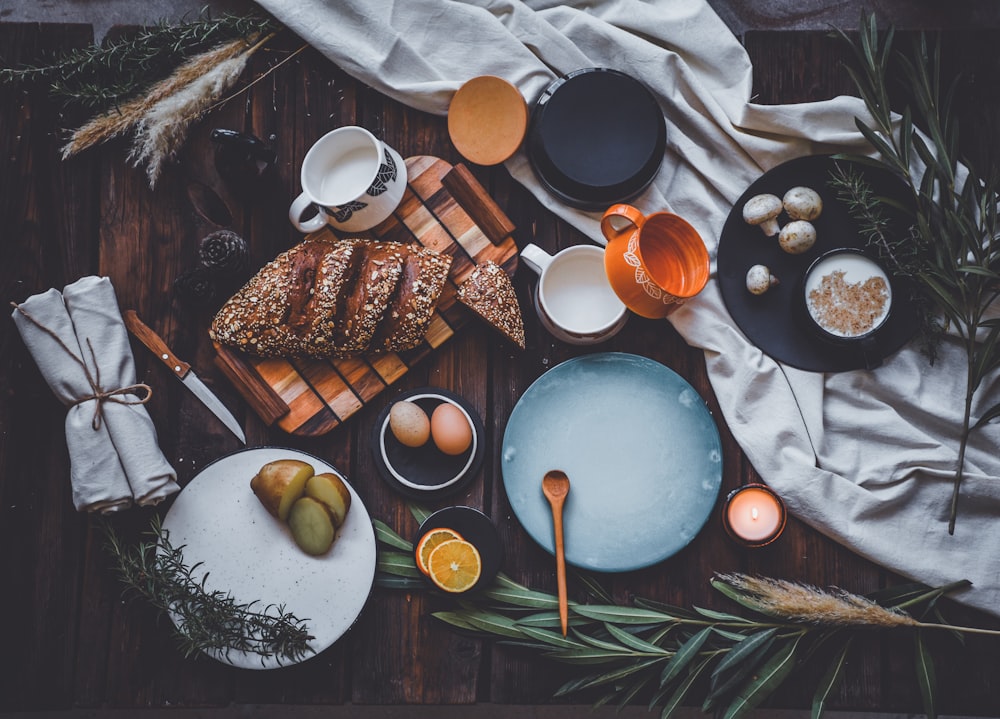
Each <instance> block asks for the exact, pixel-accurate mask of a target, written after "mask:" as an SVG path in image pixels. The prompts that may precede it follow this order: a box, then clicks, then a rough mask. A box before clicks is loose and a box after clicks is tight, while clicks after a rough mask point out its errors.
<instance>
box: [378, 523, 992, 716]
mask: <svg viewBox="0 0 1000 719" xmlns="http://www.w3.org/2000/svg"><path fill="white" fill-rule="evenodd" d="M411 511H412V512H413V513H414V515H415V516H416V517H417V519H418V521H421V520H422V519H423V518H425V517H426V512H425V511H424V510H423V509H421V508H419V507H413V506H411ZM374 525H375V536H376V540H377V541H378V545H379V551H378V562H377V572H376V580H375V581H376V585H377V586H380V587H383V588H393V589H405V590H414V589H418V588H427V584H426V582H424V581H423V580H422V579H421V578H420V577H421V574H420V571H419V570H418V569H417V567H416V563H415V561H414V557H413V545H412V544H411V543H410V542H407V541H406V540H405V539H403V538H402V537H400V536H399V535H398V534H397V533H396V532H394V531H393V530H392V529H391V528H390V527H389V526H388V525H386V524H385V523H384V522H381V521H379V520H375V521H374ZM575 580H576V581H577V582H578V583H579V585H580V587H581V588H582V591H583V592H584V593H585V594H586V595H587V597H588V598H589V599H590V600H593V602H594V603H583V602H574V601H571V602H570V603H569V628H570V631H569V634H568V635H567V636H565V637H564V636H563V635H562V631H561V629H560V619H559V613H558V604H559V600H558V598H557V597H556V596H555V595H552V594H549V593H547V592H542V591H538V590H535V589H531V588H529V587H526V586H524V585H522V584H519V583H518V582H516V581H514V580H513V579H511V578H510V577H509V576H507V575H505V574H503V573H500V574H499V575H497V578H496V579H495V580H494V582H493V583H492V584H491V585H490V586H488V587H486V588H485V589H483V590H481V591H478V592H476V593H473V594H469V595H462V597H461V600H460V604H459V607H458V608H457V609H454V610H448V611H439V612H435V613H434V614H433V616H434V617H435V618H437V619H438V620H440V621H442V622H445V623H447V624H449V625H451V626H452V627H454V628H456V629H458V630H461V631H465V632H470V633H473V634H475V635H477V636H480V637H482V638H486V639H496V640H498V642H499V643H502V644H504V645H507V646H512V647H519V648H522V649H525V650H528V651H533V652H537V653H538V654H539V655H541V656H543V657H545V658H547V659H550V660H552V661H556V662H561V663H564V664H571V665H575V666H579V667H580V668H581V675H580V676H578V677H576V678H574V679H571V680H570V681H568V682H566V683H565V684H563V685H562V686H561V687H559V688H558V689H557V690H556V692H555V695H556V696H563V695H567V694H572V693H574V692H579V691H583V690H596V691H601V692H603V693H602V694H601V696H600V698H598V699H597V701H596V705H597V706H600V705H605V704H612V703H614V704H617V705H618V706H619V707H623V706H625V705H627V704H630V703H632V702H634V701H636V700H638V699H640V698H642V699H643V700H645V701H646V702H647V703H648V706H649V708H650V710H653V709H658V710H659V712H660V718H661V719H669V717H671V716H673V715H674V714H675V712H676V711H677V710H678V708H680V707H681V706H682V704H683V703H684V702H686V701H691V700H692V699H694V696H695V691H696V690H701V689H702V687H706V686H707V688H706V689H705V690H704V696H703V697H702V700H701V708H702V710H703V711H705V712H712V713H715V714H716V715H717V716H719V717H721V718H722V719H739V718H740V717H743V716H745V715H746V714H747V713H748V712H749V711H751V710H752V709H754V708H755V707H757V706H759V705H760V704H761V703H762V702H763V701H765V700H766V699H767V698H768V697H769V696H771V694H772V693H773V692H774V691H775V690H777V689H778V687H780V686H781V685H782V684H784V682H785V681H786V680H788V679H789V677H791V676H795V672H796V671H797V670H799V669H801V668H802V667H804V666H805V665H806V664H808V663H810V662H812V661H817V660H819V659H825V661H826V662H827V668H826V671H825V673H824V674H823V676H822V678H821V679H820V680H819V682H818V684H817V686H816V689H815V692H814V695H813V699H812V717H813V718H814V719H818V718H819V717H821V716H822V714H823V712H824V711H825V710H826V708H827V706H828V704H829V701H830V699H831V697H832V696H833V695H834V691H835V690H836V689H837V687H838V686H839V684H840V682H841V680H842V679H843V677H844V668H845V666H846V664H847V661H848V659H849V657H850V656H851V651H852V648H853V644H854V641H855V638H856V637H857V633H858V632H859V631H862V630H869V631H871V630H883V631H890V630H891V631H909V632H911V633H912V636H913V641H914V645H915V647H916V672H917V679H918V683H919V686H920V692H921V696H922V698H923V702H924V709H925V711H926V712H927V715H928V716H929V717H932V718H933V717H935V716H936V710H935V688H936V687H935V675H934V660H933V657H932V655H931V653H930V650H929V648H928V646H927V644H926V642H925V637H926V635H927V633H928V632H932V631H941V630H945V631H950V632H952V633H955V634H958V635H961V634H986V635H990V636H1000V632H998V631H993V630H987V629H978V628H975V627H956V626H953V625H950V624H948V623H947V622H946V621H945V619H944V617H943V615H942V613H941V610H940V607H939V606H938V600H939V599H940V598H941V597H943V596H945V595H946V594H948V593H950V592H952V591H955V590H958V589H962V588H964V587H967V586H969V582H968V581H959V582H954V583H952V584H948V585H946V586H943V587H937V588H931V587H927V586H924V585H921V584H904V585H899V586H895V587H891V588H888V589H884V590H881V591H879V592H875V593H873V594H871V595H869V596H867V597H862V596H859V595H856V594H850V593H848V592H845V591H842V590H839V589H833V590H824V589H819V588H817V587H812V586H808V585H803V584H798V583H794V582H788V581H783V580H774V579H766V578H759V577H750V576H747V575H744V574H716V575H715V576H714V577H713V578H712V579H711V585H712V587H713V588H714V589H715V590H717V591H718V592H719V593H721V594H722V595H723V596H725V597H727V598H728V599H730V600H732V601H733V602H735V603H736V604H737V605H739V606H740V607H741V608H743V609H745V610H749V612H750V613H751V615H750V616H748V617H747V616H741V615H739V614H735V613H731V612H723V611H716V610H714V609H707V608H704V607H692V608H690V609H687V608H683V607H677V606H673V605H670V604H665V603H662V602H658V601H654V600H650V599H644V598H641V597H636V598H634V599H633V600H632V604H631V605H623V604H620V603H616V602H615V601H614V599H613V598H612V597H611V596H610V595H609V594H608V593H607V592H606V591H605V590H604V589H603V588H602V587H601V586H600V585H599V584H598V583H597V582H596V581H594V580H593V579H591V578H590V577H588V576H586V575H584V574H578V575H576V576H575ZM449 596H450V595H449ZM917 617H920V618H919V619H918V618H917Z"/></svg>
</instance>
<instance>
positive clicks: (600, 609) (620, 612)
mask: <svg viewBox="0 0 1000 719" xmlns="http://www.w3.org/2000/svg"><path fill="white" fill-rule="evenodd" d="M574 611H575V612H576V613H577V614H579V615H580V616H582V617H587V618H589V619H596V620H597V621H599V622H614V623H615V624H661V623H663V622H669V621H671V620H672V619H673V617H671V616H670V615H668V614H663V613H661V612H656V611H652V610H648V609H639V608H636V607H621V606H618V605H615V604H580V605H577V606H576V608H575V610H574Z"/></svg>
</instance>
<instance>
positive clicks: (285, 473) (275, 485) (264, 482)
mask: <svg viewBox="0 0 1000 719" xmlns="http://www.w3.org/2000/svg"><path fill="white" fill-rule="evenodd" d="M313 474H315V470H314V469H313V468H312V465H310V464H308V463H306V462H302V461H300V460H297V459H277V460H275V461H273V462H268V463H267V464H265V465H264V466H263V467H261V468H260V471H259V472H257V474H256V475H254V478H253V479H251V480H250V489H252V490H253V493H254V494H256V495H257V499H259V500H260V501H261V504H263V505H264V507H265V508H266V509H267V511H268V512H270V513H271V514H272V515H274V516H275V517H277V518H278V519H280V520H281V521H282V522H284V521H285V520H286V519H287V518H288V512H289V510H290V509H291V507H292V503H293V502H294V501H295V500H297V499H298V498H299V497H301V496H302V495H303V493H304V492H305V487H306V480H308V479H309V478H310V477H312V476H313Z"/></svg>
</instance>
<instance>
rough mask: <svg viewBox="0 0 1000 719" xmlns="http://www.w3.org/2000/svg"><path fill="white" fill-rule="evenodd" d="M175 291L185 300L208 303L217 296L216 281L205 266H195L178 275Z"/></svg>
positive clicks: (200, 303) (201, 303) (194, 302)
mask: <svg viewBox="0 0 1000 719" xmlns="http://www.w3.org/2000/svg"><path fill="white" fill-rule="evenodd" d="M174 291H175V292H176V293H177V295H178V296H179V297H180V298H181V300H183V301H184V302H188V303H190V304H193V305H207V304H208V303H210V302H211V301H212V300H213V299H214V298H215V293H216V289H215V281H214V280H213V279H212V275H211V273H210V272H209V271H208V270H206V269H205V268H204V267H194V268H192V269H190V270H188V271H186V272H183V273H181V274H180V275H178V276H177V279H175V280H174Z"/></svg>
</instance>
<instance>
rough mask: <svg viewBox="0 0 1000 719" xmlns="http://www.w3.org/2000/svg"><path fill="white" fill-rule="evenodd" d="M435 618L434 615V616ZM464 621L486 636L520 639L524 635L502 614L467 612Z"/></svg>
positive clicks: (512, 621) (511, 620)
mask: <svg viewBox="0 0 1000 719" xmlns="http://www.w3.org/2000/svg"><path fill="white" fill-rule="evenodd" d="M435 616H436V615H435ZM463 618H464V620H465V621H466V622H467V623H469V624H471V625H472V626H473V627H474V628H475V629H476V630H478V631H480V632H487V633H488V634H499V635H500V636H504V637H514V638H515V639H521V638H523V637H524V633H523V632H522V631H521V630H520V628H518V626H517V624H516V623H515V622H514V620H513V619H511V618H509V617H505V616H503V615H502V614H494V613H492V612H480V611H467V612H465V613H464V617H463Z"/></svg>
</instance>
